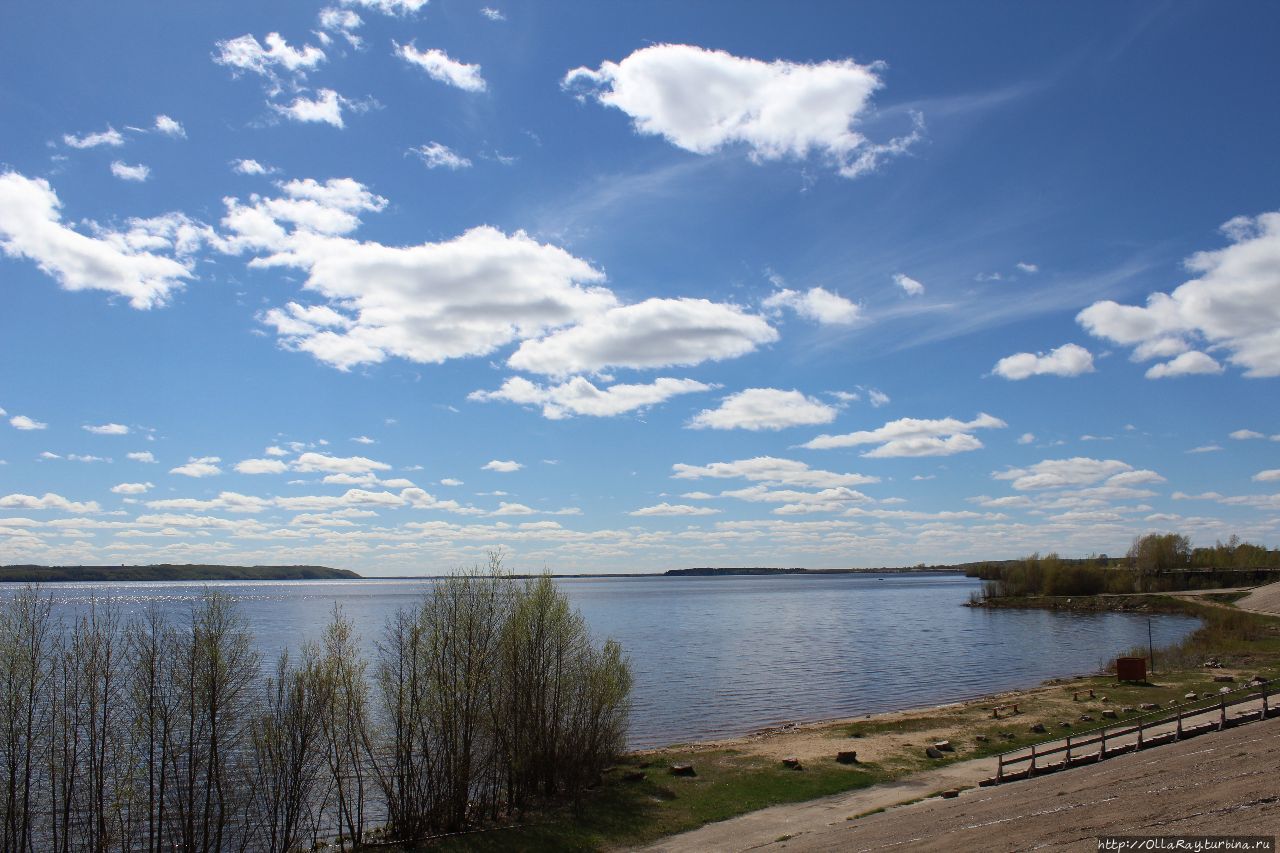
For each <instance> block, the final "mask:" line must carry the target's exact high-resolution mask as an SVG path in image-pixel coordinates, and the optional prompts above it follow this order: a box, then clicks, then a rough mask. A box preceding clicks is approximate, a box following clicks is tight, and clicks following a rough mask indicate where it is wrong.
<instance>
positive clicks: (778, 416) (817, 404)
mask: <svg viewBox="0 0 1280 853" xmlns="http://www.w3.org/2000/svg"><path fill="white" fill-rule="evenodd" d="M835 419H836V407H835V406H830V405H827V404H826V403H824V402H822V401H821V400H815V399H814V398H812V397H807V396H805V395H804V394H802V393H800V392H799V391H794V390H792V391H783V390H781V389H778V388H747V389H746V390H743V391H739V392H738V393H736V394H730V395H729V396H728V397H725V398H724V399H723V400H721V401H720V405H719V406H718V407H716V408H714V409H703V410H702V411H701V412H699V413H698V414H696V415H694V416H693V419H692V420H690V421H689V426H690V428H692V429H746V430H753V431H757V430H779V429H786V428H787V427H793V426H812V425H814V424H829V423H831V422H832V421H834V420H835Z"/></svg>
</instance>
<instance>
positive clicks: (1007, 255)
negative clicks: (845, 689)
mask: <svg viewBox="0 0 1280 853" xmlns="http://www.w3.org/2000/svg"><path fill="white" fill-rule="evenodd" d="M3 19H4V26H3V27H0V114H3V116H4V120H3V121H2V122H0V281H2V282H3V285H2V287H0V361H2V363H3V364H4V366H5V369H4V371H3V374H2V375H0V409H3V416H2V418H0V460H3V463H4V464H2V465H0V563H19V562H37V563H108V564H110V563H126V562H127V563H133V562H164V561H167V562H225V563H320V564H327V565H333V566H340V567H345V568H353V569H356V570H358V571H361V572H365V573H369V574H418V573H438V572H442V571H448V570H450V569H451V568H455V567H457V566H462V565H469V564H472V563H474V562H476V561H477V560H479V559H481V557H482V555H483V554H484V552H485V550H486V549H488V548H491V547H495V546H501V547H502V548H504V549H505V551H506V552H507V553H508V555H509V557H508V561H509V563H510V564H511V565H513V566H515V567H517V568H524V569H538V568H542V567H544V566H545V567H547V568H550V569H552V570H555V571H564V572H578V571H606V572H608V571H655V570H663V569H667V568H679V567H686V566H691V565H803V566H810V567H815V568H817V567H839V566H850V565H854V566H867V565H872V566H874V565H904V564H914V563H918V562H952V561H959V560H968V559H977V558H1003V557H1015V556H1021V555H1023V554H1026V553H1030V552H1032V551H1041V552H1045V551H1059V552H1061V553H1064V554H1071V555H1076V554H1088V553H1095V552H1107V553H1119V552H1122V551H1123V550H1124V549H1125V548H1126V547H1127V545H1128V543H1129V542H1130V541H1131V540H1132V538H1133V537H1134V536H1136V535H1140V534H1142V533H1146V532H1151V531H1162V532H1163V531H1168V530H1177V531H1180V532H1183V533H1186V534H1188V535H1190V536H1191V537H1192V539H1193V540H1194V541H1195V542H1196V543H1198V544H1211V543H1212V542H1213V541H1214V540H1215V539H1219V538H1223V539H1225V538H1226V537H1228V536H1230V535H1231V534H1232V533H1238V534H1239V535H1241V536H1243V537H1244V538H1246V539H1250V540H1252V541H1258V542H1263V543H1265V544H1268V545H1271V546H1276V545H1277V544H1280V494H1278V492H1280V402H1278V398H1277V393H1276V388H1277V384H1276V383H1277V377H1280V210H1277V207H1280V160H1278V158H1277V157H1276V156H1275V151H1276V140H1277V138H1278V137H1280V111H1277V110H1276V109H1275V108H1274V104H1273V101H1274V93H1275V91H1276V90H1277V87H1278V86H1280V60H1278V59H1277V57H1276V54H1275V51H1274V45H1273V43H1272V39H1273V34H1274V33H1275V32H1276V31H1277V29H1278V28H1280V10H1278V9H1277V8H1276V7H1275V6H1274V5H1273V4H1266V3H1261V2H1256V3H1238V4H1229V5H1224V4H1214V3H1170V4H1158V3H1152V4H1119V5H1118V4H1109V3H1071V4H1068V3H1038V4H1022V3H986V4H963V5H961V4H953V3H932V4H930V3H918V4H912V5H910V6H903V4H897V3H874V4H873V3H864V4H827V3H792V4H765V3H713V2H705V3H696V4H686V3H655V4H609V3H591V2H580V3H554V2H548V3H539V4H505V3H502V2H498V1H497V0H491V2H489V3H488V5H485V3H472V2H460V0H431V2H429V3H428V2H423V1H422V0H349V2H339V0H334V2H332V3H331V4H329V5H326V4H323V3H316V4H307V3H300V2H299V3H289V4H250V3H234V2H228V3H218V4H199V5H197V4H161V5H159V6H157V5H156V4H149V3H148V4H143V3H136V2H119V3H111V4H87V5H86V4H81V5H78V6H76V8H75V9H74V13H70V12H68V11H65V10H59V9H57V8H55V7H53V6H50V4H47V3H35V2H25V0H24V1H23V2H17V3H11V4H9V5H8V6H7V7H6V10H5V12H4V13H3Z"/></svg>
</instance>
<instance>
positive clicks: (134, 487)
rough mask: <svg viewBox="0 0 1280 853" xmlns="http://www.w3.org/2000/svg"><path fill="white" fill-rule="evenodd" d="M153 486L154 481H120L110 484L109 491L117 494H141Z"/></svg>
mask: <svg viewBox="0 0 1280 853" xmlns="http://www.w3.org/2000/svg"><path fill="white" fill-rule="evenodd" d="M153 488H155V483H121V484H119V485H117V486H112V487H111V491H112V492H114V493H115V494H117V495H141V494H145V493H146V492H147V491H148V490H150V489H153Z"/></svg>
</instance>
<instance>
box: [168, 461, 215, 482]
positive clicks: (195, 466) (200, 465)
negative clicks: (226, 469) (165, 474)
mask: <svg viewBox="0 0 1280 853" xmlns="http://www.w3.org/2000/svg"><path fill="white" fill-rule="evenodd" d="M221 461H222V460H221V459H219V458H218V457H217V456H191V457H189V458H188V459H187V463H186V464H185V465H179V466H178V467H176V468H170V469H169V473H170V474H181V475H182V476H184V477H197V478H199V477H213V476H216V475H218V474H221V473H222V469H221V468H219V467H218V463H219V462H221Z"/></svg>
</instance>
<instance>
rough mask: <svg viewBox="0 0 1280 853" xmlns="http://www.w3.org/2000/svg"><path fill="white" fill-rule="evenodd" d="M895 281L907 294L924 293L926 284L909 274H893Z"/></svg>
mask: <svg viewBox="0 0 1280 853" xmlns="http://www.w3.org/2000/svg"><path fill="white" fill-rule="evenodd" d="M893 283H894V284H896V285H898V287H901V288H902V291H903V292H904V293H906V294H907V296H920V295H921V294H923V293H924V285H923V284H921V283H920V282H918V281H916V280H915V279H914V278H912V277H911V276H909V275H903V274H902V273H895V274H894V276H893Z"/></svg>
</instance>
